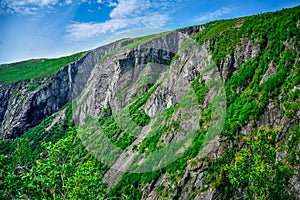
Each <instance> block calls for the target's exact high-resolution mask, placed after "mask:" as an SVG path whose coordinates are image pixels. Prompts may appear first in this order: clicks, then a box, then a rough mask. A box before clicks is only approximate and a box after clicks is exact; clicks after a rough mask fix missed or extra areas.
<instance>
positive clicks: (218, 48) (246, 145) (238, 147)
mask: <svg viewBox="0 0 300 200" xmlns="http://www.w3.org/2000/svg"><path fill="white" fill-rule="evenodd" d="M299 21H300V7H295V8H292V9H285V10H281V11H277V12H273V13H265V14H259V15H255V16H250V17H243V18H238V19H231V20H221V21H214V22H210V23H208V24H205V27H206V29H204V30H203V31H201V32H198V33H196V34H195V35H194V36H193V39H195V41H196V42H197V44H198V45H202V44H204V43H207V42H208V43H209V45H210V46H209V50H210V51H211V53H212V58H213V60H214V62H215V63H216V65H217V66H218V67H220V66H221V65H222V63H224V60H225V59H226V57H227V56H228V55H233V54H234V53H235V52H234V49H235V48H236V47H237V46H238V45H239V44H240V42H241V40H242V39H243V38H247V39H249V40H251V41H254V42H253V43H254V44H255V45H258V46H260V48H261V54H260V55H258V56H255V57H254V58H252V59H249V60H248V61H246V62H245V63H243V64H242V65H241V66H240V67H239V68H238V69H237V71H235V72H234V73H232V74H230V73H228V74H227V75H226V77H225V75H224V77H225V78H224V79H225V80H224V81H225V85H224V87H225V91H226V98H227V111H226V119H225V123H224V127H223V130H222V133H221V136H220V138H222V142H223V144H224V145H227V146H226V147H225V149H224V152H223V154H222V156H220V157H219V158H217V159H214V160H210V159H209V158H201V159H200V158H199V160H197V159H198V158H197V155H198V153H199V152H200V151H201V150H202V147H201V146H202V144H206V141H205V139H204V138H205V137H207V132H208V131H207V124H209V118H210V114H211V110H212V108H211V105H210V106H208V108H207V109H206V110H203V111H202V112H201V113H200V116H199V119H198V123H199V124H198V125H199V129H197V130H196V131H195V134H196V137H194V138H193V140H192V141H190V143H191V145H190V146H189V148H188V149H187V150H186V152H185V153H184V154H183V156H182V157H181V158H179V159H177V160H176V161H175V162H173V163H172V164H170V165H168V166H167V167H164V168H162V169H159V170H156V171H151V172H148V173H125V174H124V175H123V176H122V178H121V179H120V181H119V182H118V183H117V184H116V185H115V186H114V187H112V188H108V185H107V183H105V182H103V176H104V174H105V173H106V172H107V170H108V169H109V167H108V166H106V165H104V164H102V163H101V162H99V161H98V160H97V159H96V158H94V157H93V155H91V153H90V152H89V151H88V150H87V147H85V146H84V145H83V144H82V142H81V138H80V136H79V133H78V131H81V130H78V129H76V127H75V126H74V123H73V119H72V105H71V103H69V104H67V105H65V107H64V108H63V109H62V110H64V118H63V120H61V121H60V122H59V123H57V124H55V126H54V127H52V128H51V129H50V130H48V131H46V130H45V129H46V127H49V126H50V125H51V123H52V121H53V119H54V118H55V116H54V115H53V116H50V117H48V118H46V119H45V120H44V121H43V122H42V123H41V124H40V125H38V126H36V127H33V128H31V129H30V130H29V131H28V132H26V133H25V134H24V135H22V136H21V137H20V138H18V139H16V140H14V141H8V140H3V141H1V143H0V145H1V150H0V199H114V198H116V199H141V198H142V197H143V194H144V193H145V192H147V189H149V188H154V187H155V188H156V190H155V192H156V193H157V194H158V195H159V196H160V197H161V199H180V198H181V197H182V196H183V194H184V189H185V188H187V190H188V189H189V191H191V196H189V198H191V199H193V198H194V197H195V196H196V195H199V194H200V193H202V192H205V191H209V190H210V189H211V190H215V191H217V192H216V194H218V195H217V197H215V198H216V199H243V198H246V199H294V198H295V197H293V196H291V195H290V194H289V193H288V192H287V191H288V189H289V188H290V187H291V182H290V179H291V178H292V177H293V176H294V171H295V170H299V166H300V160H299V156H300V150H299V148H298V147H297V146H298V145H299V142H300V122H299V120H298V118H297V112H299V108H300V91H299V89H295V88H296V86H299V84H300V56H299V52H300V29H299ZM83 54H84V53H78V54H75V55H72V56H69V57H63V58H59V59H51V60H31V61H25V62H21V63H16V64H9V65H3V66H1V67H0V82H2V83H3V84H10V83H13V82H17V81H20V80H27V79H31V78H42V77H48V76H51V75H53V74H54V73H55V72H56V71H57V70H58V69H60V68H61V67H62V66H65V65H67V64H69V63H71V62H73V61H75V60H78V59H79V58H80V57H81V56H82V55H83ZM177 56H178V55H177ZM179 56H180V55H179ZM270 63H273V65H274V66H276V71H275V72H274V74H273V75H272V76H270V77H269V78H268V79H267V80H266V81H265V82H261V80H262V78H263V76H264V75H265V74H266V71H267V70H268V68H269V67H270V65H271V64H270ZM170 67H172V66H170ZM157 87H158V85H154V86H152V87H150V89H149V90H148V91H146V92H144V93H143V94H142V95H141V96H139V97H136V99H135V100H134V101H132V102H131V104H130V105H129V106H128V108H129V115H130V117H131V118H132V119H133V121H134V122H136V124H138V125H140V126H141V127H145V126H146V125H148V124H149V122H150V116H148V115H147V114H146V113H145V112H144V110H143V109H141V108H142V106H144V105H145V103H146V102H147V100H148V99H149V97H150V96H151V95H152V94H153V93H154V91H155V90H156V89H157ZM190 88H191V90H192V91H193V92H194V93H195V94H196V96H197V102H198V104H199V105H196V106H200V105H202V103H203V102H204V97H205V95H206V94H207V92H208V89H207V87H206V86H205V85H204V84H203V83H202V82H201V81H200V80H199V77H197V78H196V79H195V80H194V81H193V82H192V83H191V85H190ZM187 98H188V97H187ZM184 100H186V99H184ZM271 102H272V105H273V104H274V106H275V107H276V108H277V109H278V110H279V111H280V112H281V113H282V115H283V117H282V118H283V119H284V120H286V121H288V122H290V124H292V125H293V126H291V128H290V129H287V130H286V129H285V128H286V127H284V126H282V127H277V128H273V127H271V125H270V127H262V126H260V124H259V120H261V117H262V116H263V115H264V114H265V111H266V108H267V107H268V105H269V103H271ZM184 103H186V102H183V101H181V102H180V103H178V104H176V105H173V106H171V107H170V108H168V109H166V110H165V111H164V112H162V114H161V116H160V117H161V118H160V120H158V122H157V123H154V124H153V125H152V126H151V130H152V132H155V134H156V135H154V136H153V137H148V138H145V139H144V140H143V141H142V142H141V146H139V147H136V149H135V151H136V152H139V153H146V152H152V151H155V150H158V149H161V148H162V147H163V146H164V145H166V144H164V143H163V142H162V140H161V138H162V136H163V135H164V134H166V133H171V132H172V131H173V130H176V129H179V128H180V127H179V125H178V124H179V123H180V120H181V119H180V118H179V119H178V121H172V120H173V118H172V116H173V114H174V113H175V112H176V111H177V110H178V109H180V108H183V107H186V106H187V105H186V104H187V103H186V104H184ZM193 106H194V105H193ZM107 109H110V108H107ZM105 111H106V112H105ZM105 111H104V112H103V113H101V116H100V117H99V119H97V120H96V122H95V121H93V120H90V122H89V121H88V120H89V119H87V122H89V123H96V124H97V127H99V128H101V129H102V130H104V134H105V135H106V136H107V137H108V138H109V139H110V140H111V142H112V143H114V144H115V145H116V146H118V147H120V148H121V149H125V148H126V147H128V146H129V145H130V144H132V142H133V141H134V140H135V139H136V138H135V137H133V136H131V135H130V134H128V132H126V131H127V130H126V131H124V132H122V129H121V127H119V126H118V124H117V123H116V121H115V119H114V116H113V115H112V113H111V112H108V111H107V110H105ZM164 122H166V123H164ZM167 122H170V123H167ZM270 123H271V122H270ZM87 124H88V123H87ZM245 127H250V128H251V131H250V132H251V133H250V134H249V135H245V134H244V132H243V130H244V128H245ZM283 130H285V134H283V132H284V131H283ZM120 135H121V136H120ZM282 152H284V153H282ZM280 155H283V156H282V157H281V159H278V157H280ZM147 162H149V163H150V162H151V160H146V161H145V163H147ZM197 163H201V164H199V165H200V166H202V167H203V166H206V168H205V169H206V170H207V173H205V174H204V175H203V176H205V180H206V182H205V184H204V186H203V187H201V188H200V189H196V188H194V187H192V186H191V187H190V188H189V186H188V184H194V183H190V182H189V180H188V178H186V179H183V177H184V176H185V172H186V169H187V168H188V166H193V167H194V166H197ZM193 164H194V165H193ZM132 166H133V165H132ZM195 168H196V167H195ZM162 179H163V180H164V182H163V183H164V184H160V185H158V186H157V185H155V184H156V183H157V181H158V180H162ZM180 180H184V181H183V183H182V182H180ZM179 183H180V184H179ZM298 184H299V183H298ZM175 191H176V193H175ZM241 194H242V195H243V196H241Z"/></svg>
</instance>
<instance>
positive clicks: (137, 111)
mask: <svg viewBox="0 0 300 200" xmlns="http://www.w3.org/2000/svg"><path fill="white" fill-rule="evenodd" d="M157 87H158V85H154V86H153V87H152V88H150V90H149V91H147V92H146V93H145V94H143V96H141V97H140V98H138V99H137V100H136V101H135V102H134V103H133V104H131V105H130V106H129V114H130V116H131V117H132V120H133V121H134V122H135V124H136V125H138V126H146V125H147V124H148V123H149V122H150V117H149V116H148V115H147V114H146V113H145V111H144V110H143V109H141V106H142V105H143V104H145V103H146V102H147V100H148V98H149V97H150V95H151V94H152V93H153V92H154V91H155V90H156V89H157Z"/></svg>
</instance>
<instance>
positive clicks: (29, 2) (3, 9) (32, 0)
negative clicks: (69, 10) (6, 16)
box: [0, 0, 70, 14]
mask: <svg viewBox="0 0 300 200" xmlns="http://www.w3.org/2000/svg"><path fill="white" fill-rule="evenodd" d="M67 1H70V0H67ZM57 3H58V0H3V1H1V4H0V13H20V14H34V13H35V12H36V11H37V10H39V9H40V8H42V7H51V6H53V5H56V4H57Z"/></svg>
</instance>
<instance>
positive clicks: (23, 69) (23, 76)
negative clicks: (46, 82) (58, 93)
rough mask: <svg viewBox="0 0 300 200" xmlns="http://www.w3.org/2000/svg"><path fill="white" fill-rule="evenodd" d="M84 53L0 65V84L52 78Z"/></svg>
mask: <svg viewBox="0 0 300 200" xmlns="http://www.w3.org/2000/svg"><path fill="white" fill-rule="evenodd" d="M85 53H86V52H81V53H77V54H73V55H70V56H65V57H61V58H55V59H32V60H27V61H22V62H18V63H12V64H4V65H0V82H1V84H3V85H8V84H12V83H16V82H18V81H23V80H28V79H38V78H44V77H51V76H53V75H54V74H55V73H56V72H57V71H58V70H59V69H61V68H62V67H64V66H66V65H68V64H70V63H72V62H74V61H76V60H78V59H80V58H81V57H82V56H83V55H84V54H85Z"/></svg>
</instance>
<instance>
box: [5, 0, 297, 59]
mask: <svg viewBox="0 0 300 200" xmlns="http://www.w3.org/2000/svg"><path fill="white" fill-rule="evenodd" d="M297 5H300V0H248V1H241V0H231V1H230V0H0V30H1V31H0V63H8V62H15V61H20V60H26V59H31V58H40V57H58V56H62V55H69V54H72V53H75V52H79V51H83V50H87V49H92V48H95V47H98V46H100V45H102V44H105V43H107V42H109V41H112V40H115V39H119V38H123V37H133V36H141V35H146V34H151V33H157V32H162V31H166V30H170V29H176V28H179V27H185V26H190V25H195V24H202V23H205V22H208V21H212V20H216V19H227V18H235V17H240V16H246V15H252V14H257V13H261V12H267V11H275V10H280V9H282V8H288V7H294V6H297Z"/></svg>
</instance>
